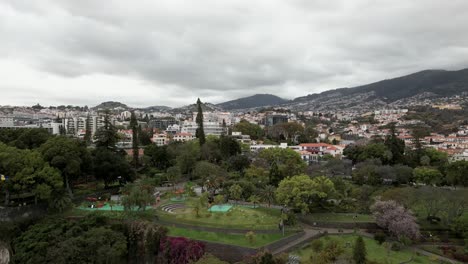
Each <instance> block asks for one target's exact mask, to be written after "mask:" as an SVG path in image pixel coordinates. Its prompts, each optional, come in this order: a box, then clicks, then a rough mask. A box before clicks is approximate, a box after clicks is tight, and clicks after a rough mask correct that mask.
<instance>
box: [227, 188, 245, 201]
mask: <svg viewBox="0 0 468 264" xmlns="http://www.w3.org/2000/svg"><path fill="white" fill-rule="evenodd" d="M229 196H230V197H231V198H232V199H234V200H236V201H238V200H240V198H241V197H242V187H241V186H240V185H239V184H234V185H232V186H231V187H229Z"/></svg>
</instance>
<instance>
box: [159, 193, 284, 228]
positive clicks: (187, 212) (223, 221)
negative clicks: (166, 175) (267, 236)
mask: <svg viewBox="0 0 468 264" xmlns="http://www.w3.org/2000/svg"><path fill="white" fill-rule="evenodd" d="M197 200H198V198H188V199H187V200H186V201H182V202H178V203H174V202H167V203H165V204H163V205H161V206H160V207H158V216H159V218H160V219H161V220H163V221H167V222H171V223H180V224H186V225H196V226H206V227H214V228H228V229H249V230H278V224H279V222H280V219H281V211H280V210H279V209H273V208H265V207H255V208H254V207H253V206H247V205H235V204H222V205H213V206H211V207H210V208H208V207H202V208H199V207H197V206H195V205H194V204H196V203H197Z"/></svg>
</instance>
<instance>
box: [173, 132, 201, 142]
mask: <svg viewBox="0 0 468 264" xmlns="http://www.w3.org/2000/svg"><path fill="white" fill-rule="evenodd" d="M172 139H173V140H174V141H177V142H186V141H190V140H194V139H195V136H194V135H193V134H192V133H176V134H175V135H174V137H173V138H172Z"/></svg>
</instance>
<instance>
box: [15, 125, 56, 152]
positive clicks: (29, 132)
mask: <svg viewBox="0 0 468 264" xmlns="http://www.w3.org/2000/svg"><path fill="white" fill-rule="evenodd" d="M50 136H51V135H50V134H49V132H47V130H46V129H43V128H27V129H23V130H22V133H21V134H20V135H19V137H18V138H17V139H16V140H15V142H14V146H15V147H17V148H20V149H34V148H38V147H40V146H41V145H42V144H44V143H45V142H46V141H47V139H49V137H50Z"/></svg>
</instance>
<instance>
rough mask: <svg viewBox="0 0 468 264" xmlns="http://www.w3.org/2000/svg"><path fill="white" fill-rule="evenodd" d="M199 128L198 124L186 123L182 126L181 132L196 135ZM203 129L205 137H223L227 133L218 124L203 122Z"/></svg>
mask: <svg viewBox="0 0 468 264" xmlns="http://www.w3.org/2000/svg"><path fill="white" fill-rule="evenodd" d="M197 128H198V125H197V123H196V122H191V121H185V122H184V123H183V125H182V128H181V132H182V133H190V134H192V135H195V134H196V132H197ZM203 129H204V131H205V135H214V136H221V135H222V134H223V133H224V132H225V129H224V128H223V127H222V126H221V125H220V124H219V123H217V122H203Z"/></svg>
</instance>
